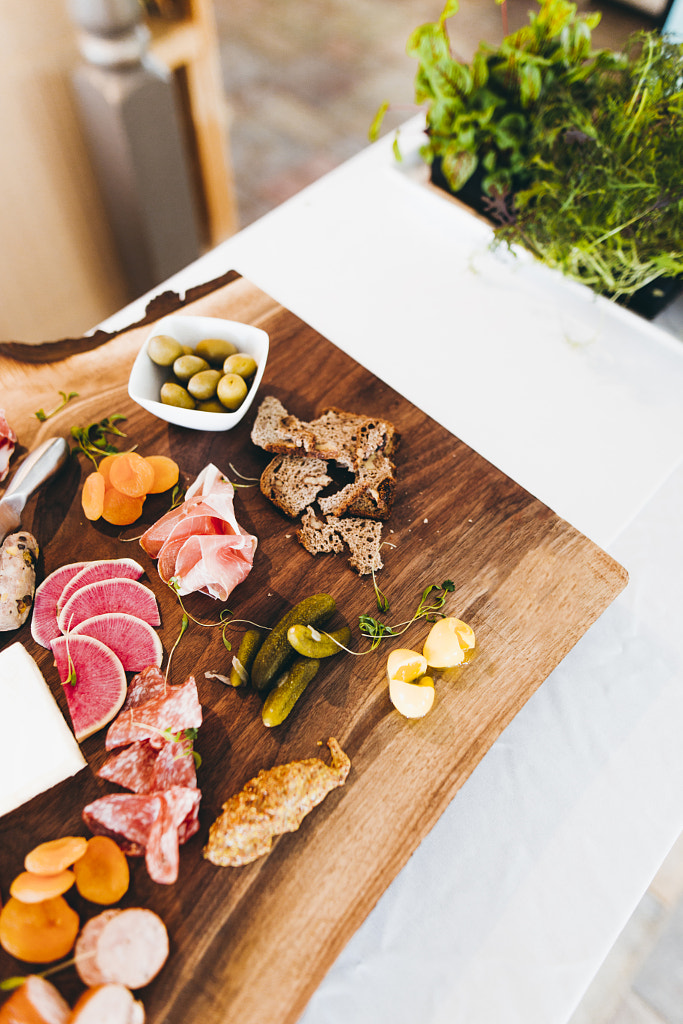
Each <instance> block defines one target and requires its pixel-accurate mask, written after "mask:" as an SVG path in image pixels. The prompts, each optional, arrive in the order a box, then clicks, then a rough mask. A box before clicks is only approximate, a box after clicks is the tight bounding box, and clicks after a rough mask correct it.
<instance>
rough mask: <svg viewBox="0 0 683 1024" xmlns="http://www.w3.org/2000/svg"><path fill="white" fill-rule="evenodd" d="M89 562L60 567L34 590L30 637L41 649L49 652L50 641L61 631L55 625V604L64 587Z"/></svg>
mask: <svg viewBox="0 0 683 1024" xmlns="http://www.w3.org/2000/svg"><path fill="white" fill-rule="evenodd" d="M89 564H90V563H89V562H72V563H71V564H70V565H62V566H60V567H59V569H55V571H54V572H51V573H50V575H49V576H46V577H45V579H44V580H43V582H42V583H41V584H40V586H39V587H38V588H37V589H36V593H35V597H34V599H33V617H32V619H31V636H32V637H33V639H34V640H35V642H36V643H37V644H40V646H41V647H47V649H48V651H49V650H50V641H52V640H54V638H55V637H57V636H59V634H60V632H61V630H60V628H59V625H58V624H57V602H58V601H59V598H60V597H61V594H62V591H63V590H64V587H65V586H66V585H67V584H68V583H69V582H70V580H72V579H73V578H74V576H77V575H78V573H79V572H81V571H82V570H83V569H84V568H85V567H86V566H87V565H89Z"/></svg>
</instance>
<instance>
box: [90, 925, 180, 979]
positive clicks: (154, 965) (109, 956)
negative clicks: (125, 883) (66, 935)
mask: <svg viewBox="0 0 683 1024" xmlns="http://www.w3.org/2000/svg"><path fill="white" fill-rule="evenodd" d="M102 919H104V920H102ZM168 948H169V947H168V932H167V931H166V926H165V924H164V922H163V921H162V920H161V918H160V917H159V916H158V914H155V913H154V911H152V910H146V909H143V908H142V907H130V908H129V909H127V910H113V911H111V910H105V911H104V912H103V913H102V914H99V915H98V916H97V917H93V918H91V919H90V921H88V922H87V923H86V924H85V925H84V927H83V929H82V930H81V934H80V936H79V937H78V941H77V942H76V948H75V959H76V970H77V971H78V974H79V975H80V978H81V980H82V981H83V982H84V983H85V984H86V985H103V984H111V983H113V984H118V985H125V987H126V988H129V989H138V988H142V987H143V986H144V985H148V984H149V983H150V981H152V979H153V978H155V977H156V976H157V974H158V973H159V971H160V970H161V968H162V967H163V966H164V964H165V963H166V959H167V958H168Z"/></svg>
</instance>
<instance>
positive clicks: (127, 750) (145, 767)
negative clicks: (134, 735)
mask: <svg viewBox="0 0 683 1024" xmlns="http://www.w3.org/2000/svg"><path fill="white" fill-rule="evenodd" d="M158 756H159V751H158V750H157V749H156V748H155V747H153V746H152V744H151V743H150V742H149V740H137V741H136V742H135V743H131V744H130V746H128V747H124V749H123V750H120V751H119V752H118V753H116V754H112V755H111V756H110V757H109V758H108V759H107V760H106V761H105V762H104V764H103V765H102V767H101V768H100V770H99V771H98V773H97V774H98V775H99V777H100V778H101V779H108V780H109V782H116V783H117V784H118V785H119V786H123V787H124V789H130V790H131V791H132V792H133V793H151V792H152V790H153V789H154V788H155V786H154V785H153V779H154V765H155V762H156V759H157V757H158Z"/></svg>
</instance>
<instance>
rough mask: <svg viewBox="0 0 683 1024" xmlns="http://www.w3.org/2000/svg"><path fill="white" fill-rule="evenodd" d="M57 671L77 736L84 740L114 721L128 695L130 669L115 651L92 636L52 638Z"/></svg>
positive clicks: (79, 739) (78, 738)
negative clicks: (124, 665)
mask: <svg viewBox="0 0 683 1024" xmlns="http://www.w3.org/2000/svg"><path fill="white" fill-rule="evenodd" d="M52 652H53V654H54V656H55V662H56V664H57V671H58V672H59V678H60V679H61V681H62V684H63V688H64V695H65V697H66V703H67V705H68V708H69V715H70V716H71V723H72V725H73V729H74V733H75V736H76V739H77V740H78V741H79V742H81V741H82V740H84V739H86V738H87V737H88V736H92V734H93V733H95V732H98V730H100V729H102V728H103V727H104V726H105V725H108V724H109V722H111V720H112V718H114V716H115V715H116V713H117V712H118V710H119V708H120V707H121V705H122V704H123V702H124V700H125V697H126V673H125V671H124V669H123V665H122V664H121V662H120V661H119V659H118V658H117V657H116V655H115V654H114V652H113V651H111V650H109V648H108V647H107V646H106V645H105V644H103V643H102V642H101V641H100V640H96V639H94V637H90V636H58V637H55V639H54V640H53V641H52Z"/></svg>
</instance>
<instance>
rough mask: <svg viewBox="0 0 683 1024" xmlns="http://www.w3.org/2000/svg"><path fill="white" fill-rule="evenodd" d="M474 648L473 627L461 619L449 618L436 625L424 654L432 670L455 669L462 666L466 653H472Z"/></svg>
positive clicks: (423, 650)
mask: <svg viewBox="0 0 683 1024" xmlns="http://www.w3.org/2000/svg"><path fill="white" fill-rule="evenodd" d="M473 647H474V630H473V629H472V627H471V626H468V625H467V623H466V622H463V621H462V620H461V619H454V618H450V617H449V618H445V619H439V621H438V622H435V623H434V625H433V626H432V628H431V629H430V631H429V636H428V637H427V639H426V640H425V645H424V647H423V648H422V653H423V654H424V656H425V658H426V659H427V663H428V664H429V667H430V668H454V667H455V666H456V665H462V663H463V661H464V660H465V653H466V651H471V650H472V648H473Z"/></svg>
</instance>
